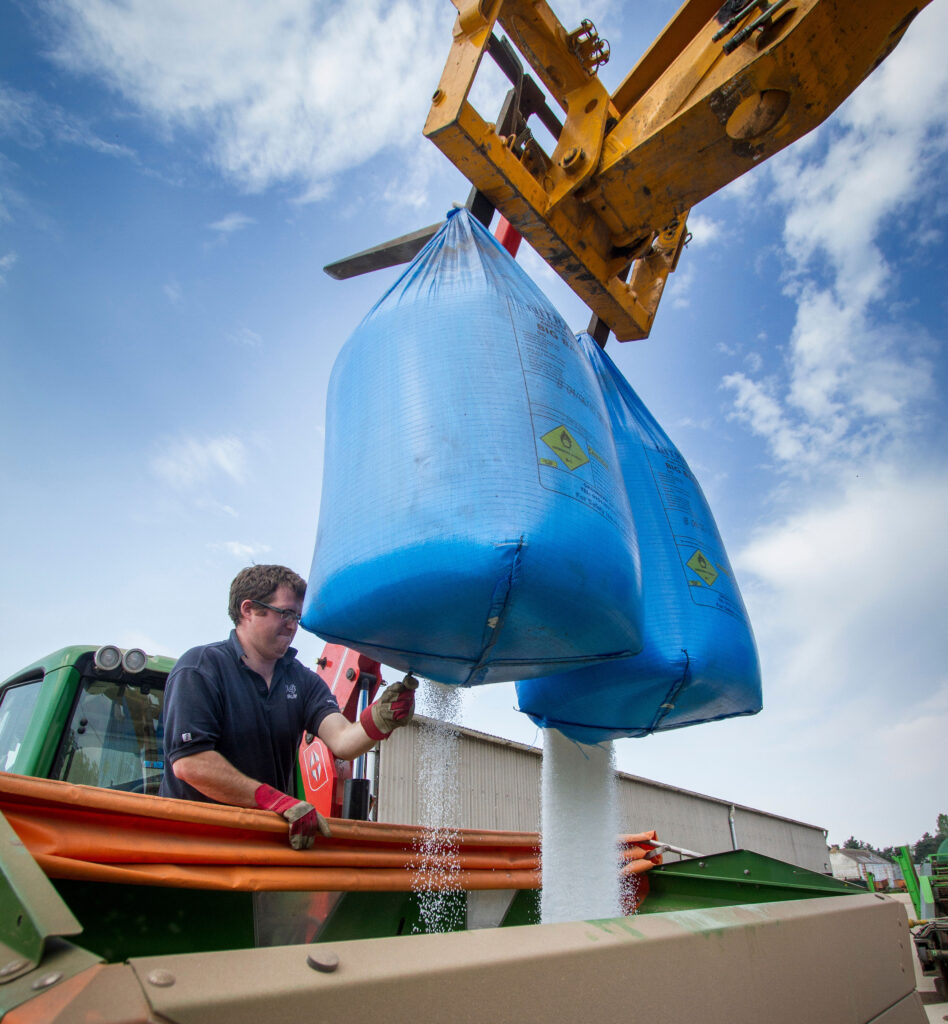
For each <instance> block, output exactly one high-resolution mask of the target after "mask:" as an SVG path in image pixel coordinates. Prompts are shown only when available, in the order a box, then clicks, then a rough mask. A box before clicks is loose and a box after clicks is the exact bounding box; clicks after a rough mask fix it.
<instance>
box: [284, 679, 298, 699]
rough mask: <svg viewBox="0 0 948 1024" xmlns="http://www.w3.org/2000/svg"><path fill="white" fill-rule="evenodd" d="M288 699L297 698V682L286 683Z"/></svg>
mask: <svg viewBox="0 0 948 1024" xmlns="http://www.w3.org/2000/svg"><path fill="white" fill-rule="evenodd" d="M286 699H287V700H296V683H287V684H286Z"/></svg>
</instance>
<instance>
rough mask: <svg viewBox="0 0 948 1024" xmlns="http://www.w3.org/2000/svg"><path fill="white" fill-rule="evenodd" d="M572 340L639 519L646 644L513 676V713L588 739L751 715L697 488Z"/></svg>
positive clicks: (723, 575) (638, 411)
mask: <svg viewBox="0 0 948 1024" xmlns="http://www.w3.org/2000/svg"><path fill="white" fill-rule="evenodd" d="M580 340H581V341H582V344H583V346H584V349H585V351H586V353H587V355H588V357H589V360H590V365H592V366H594V367H595V370H596V373H597V375H598V377H599V380H600V382H601V385H602V392H603V395H604V397H605V399H606V403H607V405H608V407H609V414H610V417H611V419H612V423H613V426H614V430H615V438H616V447H617V449H618V452H619V460H620V462H621V464H622V472H623V475H624V477H625V484H626V488H627V489H628V492H629V495H630V498H631V502H632V511H633V514H634V516H635V524H636V531H637V533H638V538H639V548H640V552H641V560H642V604H643V611H644V629H645V632H644V636H643V640H644V646H643V648H642V651H641V652H640V653H639V654H637V655H636V656H635V657H632V658H628V659H625V660H622V661H612V662H609V663H608V664H603V665H595V666H591V667H589V668H582V669H578V670H577V671H575V672H567V673H561V674H558V675H551V676H546V677H543V678H539V679H529V680H526V681H524V682H519V683H517V698H518V701H519V704H520V710H521V711H524V712H525V713H526V714H527V715H529V716H530V718H531V719H532V720H533V721H534V722H536V724H537V725H540V726H543V727H546V728H549V727H552V728H555V729H558V730H559V731H560V732H561V733H563V734H564V735H566V736H568V737H570V738H571V739H574V740H576V741H578V742H580V743H587V744H594V743H599V742H601V741H603V740H612V739H618V738H620V737H624V736H647V735H649V734H650V733H653V732H658V731H661V730H665V729H678V728H682V727H683V726H686V725H698V724H700V723H702V722H711V721H716V720H717V719H721V718H731V717H733V716H735V715H753V714H756V712H758V711H760V709H761V687H760V664H759V662H758V659H757V648H756V645H755V643H754V636H753V633H752V631H751V626H750V622H749V621H748V618H747V612H746V610H745V608H744V602H743V601H742V600H741V595H740V592H739V590H738V588H737V582H736V581H735V579H734V573H733V571H732V570H731V565H730V563H729V562H728V558H727V554H726V553H725V551H724V545H723V544H722V542H721V536H720V534H719V533H718V529H717V526H716V525H715V522H714V518H713V517H712V515H711V510H710V508H709V507H708V503H707V501H706V500H705V497H704V495H703V494H702V492H701V487H700V486H699V485H698V481H697V480H696V479H695V477H694V474H693V473H692V472H691V470H690V469H689V468H688V465H687V463H686V462H685V460H684V459H683V458H682V455H681V453H680V452H679V451H678V449H677V448H676V447H675V446H674V445H673V444H672V442H671V441H670V440H669V438H668V436H667V435H666V434H665V432H664V431H663V430H662V428H661V427H660V426H659V425H658V423H656V421H655V420H654V419H653V417H652V416H651V414H650V413H649V411H648V409H646V408H645V406H644V405H643V404H642V402H641V400H640V399H639V397H638V395H636V393H635V392H634V391H633V390H632V388H631V387H630V386H629V384H628V382H627V381H626V379H625V378H624V377H623V376H622V374H621V373H620V372H619V370H618V369H617V368H616V366H615V365H614V363H613V362H612V360H611V359H610V358H609V357H608V356H607V355H606V354H605V353H604V352H603V351H602V350H601V349H600V348H599V346H598V345H597V344H596V343H595V342H594V341H593V340H592V338H590V337H589V336H588V335H583V336H582V337H581V339H580Z"/></svg>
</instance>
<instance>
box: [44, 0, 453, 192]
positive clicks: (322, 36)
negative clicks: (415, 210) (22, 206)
mask: <svg viewBox="0 0 948 1024" xmlns="http://www.w3.org/2000/svg"><path fill="white" fill-rule="evenodd" d="M46 9H47V10H48V11H49V12H50V13H51V14H52V15H53V16H54V18H55V21H56V23H57V25H58V28H59V38H58V42H57V45H56V46H55V49H54V51H53V54H54V57H55V59H56V60H58V61H59V63H60V64H62V65H64V66H66V67H68V68H70V69H72V70H74V71H79V72H85V73H91V74H94V75H97V76H100V77H102V78H104V79H105V80H106V81H107V82H108V83H109V84H110V85H111V86H112V87H113V88H114V89H116V90H117V91H118V92H120V93H121V94H122V95H124V96H125V97H126V98H128V99H129V100H130V101H132V102H133V103H134V104H136V105H137V106H138V107H139V108H140V109H141V110H143V111H144V112H145V113H146V114H148V115H149V116H151V117H153V118H155V119H156V120H157V121H158V122H159V123H160V124H161V125H162V126H164V127H165V129H166V130H168V131H170V132H172V133H174V132H175V131H181V130H184V131H190V130H196V129H200V130H201V131H203V132H206V133H209V135H210V138H211V141H210V152H209V154H208V156H209V159H210V160H211V162H212V163H214V164H215V165H216V166H217V167H218V168H219V169H220V171H221V172H222V173H223V174H224V175H225V176H226V177H228V178H229V179H231V180H232V181H234V182H236V183H237V184H239V185H240V186H242V187H244V188H246V189H248V190H250V191H260V190H262V189H265V188H267V187H269V186H271V185H273V184H274V183H283V182H285V183H292V184H294V185H296V186H299V187H300V188H301V190H302V193H301V194H302V195H303V196H307V197H309V198H317V197H321V196H322V195H325V193H326V190H327V183H329V182H331V180H332V178H333V176H334V175H336V174H338V173H339V172H341V171H344V170H346V169H348V168H351V167H355V166H358V165H359V164H360V163H362V162H364V161H365V160H367V159H369V158H370V157H372V156H374V155H375V154H377V153H378V152H380V151H381V150H383V149H384V148H385V147H386V146H390V145H400V144H402V143H403V142H405V140H406V139H409V138H411V137H412V136H414V135H415V134H416V133H417V132H419V131H420V129H421V126H422V125H423V123H424V119H425V114H426V112H427V106H428V101H429V97H430V96H431V93H432V91H433V89H434V86H435V85H436V84H437V82H438V79H439V77H440V74H441V69H442V67H443V64H444V61H445V59H446V57H447V53H448V47H449V45H450V39H451V24H452V21H453V17H454V12H453V10H452V9H451V8H450V5H441V4H425V5H423V6H421V7H418V6H416V5H415V4H412V3H411V2H409V0H394V2H391V3H389V2H382V0H354V2H351V3H346V4H338V5H335V6H333V7H327V6H324V5H317V4H315V3H307V2H303V0H270V2H269V3H266V4H260V3H256V2H255V0H204V2H202V3H200V4H194V3H190V2H187V0H166V2H164V3H161V4H154V3H151V2H149V0H124V2H122V3H118V2H116V0H49V2H48V3H47V8H46Z"/></svg>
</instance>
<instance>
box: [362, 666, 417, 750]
mask: <svg viewBox="0 0 948 1024" xmlns="http://www.w3.org/2000/svg"><path fill="white" fill-rule="evenodd" d="M417 688H418V680H417V679H416V678H415V677H414V676H413V675H412V674H411V672H409V673H408V675H407V676H405V678H404V679H403V680H402V681H401V682H400V683H392V685H391V686H386V687H385V689H384V690H383V691H382V696H381V697H379V699H378V700H377V701H375V702H374V703H373V704H370V705H369V706H368V707H367V708H366V709H365V710H364V711H363V712H362V714H361V715H359V724H360V725H361V726H362V728H363V729H365V731H366V733H367V734H368V736H369V737H370V738H371V739H373V740H384V739H386V738H387V737H388V736H391V734H392V730H393V729H398V728H399V727H400V726H403V725H408V723H409V722H410V721H411V720H412V716H413V715H414V714H415V690H416V689H417Z"/></svg>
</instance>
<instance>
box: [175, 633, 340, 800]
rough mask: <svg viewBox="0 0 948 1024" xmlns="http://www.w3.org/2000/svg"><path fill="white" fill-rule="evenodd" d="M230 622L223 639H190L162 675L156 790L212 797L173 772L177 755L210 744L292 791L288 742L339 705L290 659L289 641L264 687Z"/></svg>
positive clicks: (294, 743)
mask: <svg viewBox="0 0 948 1024" xmlns="http://www.w3.org/2000/svg"><path fill="white" fill-rule="evenodd" d="M243 654H244V651H243V648H242V647H241V645H240V641H239V640H238V639H237V631H236V630H232V631H231V634H230V637H229V638H228V639H227V640H222V641H221V642H220V643H216V644H207V645H206V646H204V647H192V648H191V650H190V651H187V652H186V653H185V654H183V655H182V656H181V657H180V658H179V659H178V662H177V664H176V665H175V667H174V668H173V669H172V670H171V674H170V675H169V676H168V682H167V685H166V687H165V701H164V711H163V716H164V743H165V774H164V778H163V779H162V780H161V790H160V792H161V795H162V796H171V797H177V798H178V799H181V800H204V801H206V802H209V803H213V802H214V801H212V800H211V798H210V797H207V796H205V795H204V794H203V793H200V792H199V791H198V790H196V789H194V787H193V786H189V785H188V784H187V783H186V782H184V781H182V780H181V779H179V778H177V777H176V776H175V774H174V772H173V771H172V770H171V765H172V764H173V763H174V762H175V761H177V760H178V758H179V757H187V756H188V755H189V754H199V753H201V752H202V751H204V750H216V751H217V752H218V753H219V754H221V755H222V756H223V757H225V758H227V760H228V761H230V763H231V764H232V765H233V766H234V767H235V768H237V769H238V770H239V771H242V772H243V773H244V774H246V775H249V776H250V777H251V778H252V779H257V780H258V781H259V782H266V783H268V784H269V785H271V786H273V787H274V788H276V789H279V790H281V791H282V792H284V793H291V794H292V793H295V792H296V750H297V748H298V746H299V743H300V739H301V738H302V736H303V733H304V732H305V731H307V730H308V731H309V732H313V733H318V731H319V726H320V725H321V724H322V721H323V719H325V718H326V716H327V715H330V714H332V713H333V712H337V711H338V710H339V705H338V704H337V703H336V698H335V697H334V696H333V695H332V693H331V692H330V690H329V687H328V686H327V685H326V684H325V683H324V682H323V681H322V679H320V678H319V676H318V675H316V673H315V672H312V671H310V669H308V668H306V666H305V665H302V664H301V663H300V662H299V661H297V660H296V651H295V650H294V648H292V647H290V648H289V649H288V650H287V652H286V654H284V655H283V657H282V658H280V660H279V661H278V662H277V663H276V666H275V667H274V669H273V679H272V680H271V681H270V687H269V689H268V688H267V684H266V682H264V679H263V676H261V675H260V674H259V673H258V672H254V671H253V669H251V668H248V667H247V665H245V664H244V661H243Z"/></svg>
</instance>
